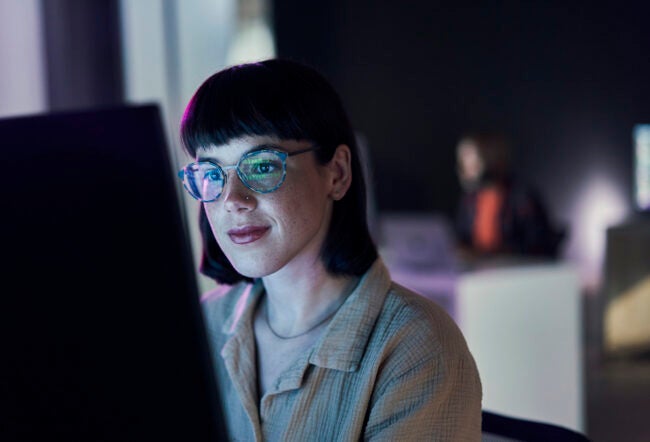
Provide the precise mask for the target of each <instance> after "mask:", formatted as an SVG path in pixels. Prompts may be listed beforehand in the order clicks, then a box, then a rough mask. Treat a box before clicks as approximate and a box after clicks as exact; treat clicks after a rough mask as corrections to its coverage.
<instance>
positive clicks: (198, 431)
mask: <svg viewBox="0 0 650 442" xmlns="http://www.w3.org/2000/svg"><path fill="white" fill-rule="evenodd" d="M0 145H1V150H0V155H1V158H2V170H1V171H0V177H1V178H0V180H1V181H0V183H1V185H0V189H1V190H0V195H1V199H0V204H1V207H2V216H1V217H0V219H1V221H0V222H1V225H0V235H1V236H0V238H1V243H0V244H1V245H0V249H1V250H2V252H1V255H2V264H1V268H2V278H1V279H0V281H1V283H2V284H3V286H2V295H1V296H0V299H1V301H0V302H1V303H2V305H0V311H1V312H2V313H0V315H1V316H2V318H0V328H1V329H2V333H1V335H2V338H1V339H2V345H1V346H0V349H1V351H2V362H1V363H0V366H1V367H2V368H0V408H2V410H3V411H2V413H1V417H0V439H1V440H67V441H72V440H74V441H80V440H88V441H90V440H92V441H99V440H111V441H116V440H129V441H150V440H155V441H159V440H178V441H181V440H183V441H203V440H205V441H208V440H210V441H214V440H222V439H224V433H223V428H224V426H223V423H222V421H221V410H220V408H219V401H218V391H217V386H216V383H215V380H214V378H213V376H214V375H213V373H214V372H213V369H212V366H211V357H210V351H209V346H208V343H207V339H206V334H205V329H204V326H203V316H202V313H201V309H200V300H199V293H198V288H197V282H196V272H195V269H194V264H193V259H192V253H191V250H190V241H189V239H188V233H187V230H186V225H185V220H184V217H183V213H184V211H183V210H182V200H181V199H180V198H179V197H178V188H177V187H176V186H178V185H179V183H177V182H176V181H175V180H176V177H175V176H174V171H173V170H172V169H173V168H172V164H171V163H172V162H171V161H170V155H169V151H168V143H167V141H166V135H165V131H164V128H163V125H162V119H161V115H160V112H159V109H158V107H157V106H156V105H154V104H148V105H140V106H123V107H116V108H110V109H96V110H80V111H68V112H59V113H52V114H39V115H30V116H22V117H14V118H7V119H3V120H0Z"/></svg>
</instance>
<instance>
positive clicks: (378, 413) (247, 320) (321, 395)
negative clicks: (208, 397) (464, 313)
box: [202, 259, 482, 442]
mask: <svg viewBox="0 0 650 442" xmlns="http://www.w3.org/2000/svg"><path fill="white" fill-rule="evenodd" d="M262 292H263V286H262V284H261V281H259V280H258V281H257V282H256V283H255V284H244V283H240V284H237V285H234V286H232V287H223V286H222V287H219V288H217V289H215V290H213V291H212V292H209V293H206V295H205V296H203V298H202V300H203V303H202V305H203V308H204V313H205V316H206V324H207V328H208V336H209V339H210V346H211V348H212V353H213V360H214V365H215V370H216V375H217V381H218V385H219V389H220V392H221V401H222V408H223V410H224V413H225V418H226V426H227V428H228V432H229V434H230V437H231V440H236V441H262V440H265V441H301V442H304V441H337V442H338V441H358V440H373V441H379V440H382V441H479V440H480V439H481V398H482V392H481V382H480V379H479V374H478V371H477V368H476V364H475V363H474V359H473V357H472V355H471V354H470V352H469V350H468V348H467V345H466V343H465V339H464V338H463V336H462V334H461V332H460V330H459V329H458V327H457V326H456V324H455V323H454V321H453V320H452V319H451V318H450V317H449V315H447V313H446V312H445V311H444V310H443V309H442V308H441V307H439V306H438V305H437V304H435V303H433V302H432V301H430V300H428V299H426V298H424V297H423V296H420V295H418V294H415V293H413V292H411V291H409V290H408V289H406V288H404V287H401V286H399V285H398V284H396V283H394V282H392V281H391V279H390V275H389V273H388V270H387V269H386V267H385V266H384V264H383V263H382V261H381V260H380V259H378V260H377V261H376V262H375V263H374V264H373V265H372V266H371V268H370V269H369V270H368V271H367V272H366V274H365V275H364V276H363V277H362V278H361V280H360V282H359V284H358V285H357V287H356V289H355V290H354V291H353V292H352V293H351V294H350V296H349V297H348V299H347V300H346V301H345V303H344V304H343V306H342V307H341V308H340V309H339V311H338V312H337V313H336V315H335V316H334V318H333V319H332V320H331V322H330V323H329V325H328V326H327V329H326V330H325V331H324V333H323V335H322V336H321V337H320V339H319V340H318V341H317V342H316V343H315V344H314V346H313V347H312V348H311V349H310V350H309V351H307V352H305V353H304V354H302V355H301V356H300V357H299V358H298V360H297V361H295V363H294V364H293V365H292V366H291V368H289V369H288V370H287V371H286V372H285V373H283V374H282V375H281V376H280V377H279V378H278V380H277V382H276V384H275V385H274V386H273V387H272V388H270V389H269V391H268V392H267V393H266V394H265V395H264V396H263V397H262V398H259V397H258V393H257V385H258V382H257V368H256V359H255V358H256V357H255V352H256V350H255V337H254V335H253V317H254V311H255V307H256V305H257V302H258V301H259V299H260V297H261V294H262Z"/></svg>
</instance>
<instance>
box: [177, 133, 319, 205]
mask: <svg viewBox="0 0 650 442" xmlns="http://www.w3.org/2000/svg"><path fill="white" fill-rule="evenodd" d="M279 147H280V146H275V145H266V146H260V148H259V149H255V150H252V151H250V152H246V153H245V154H243V155H242V156H241V157H240V158H239V160H238V161H237V164H231V165H229V166H222V165H221V164H219V163H218V162H216V161H214V160H209V159H208V160H201V161H193V162H191V163H189V164H187V165H186V166H185V167H183V168H182V169H181V170H179V171H178V174H177V175H178V177H179V178H180V179H181V181H182V182H183V187H184V188H185V190H186V191H187V193H189V195H190V196H191V197H192V198H194V199H195V200H197V201H200V202H202V203H211V202H214V201H217V200H218V199H219V198H220V197H221V195H222V194H223V189H224V188H225V187H226V184H228V171H229V170H232V169H235V170H236V172H237V177H238V178H239V181H241V182H242V184H243V185H244V186H246V187H247V188H248V189H250V190H252V191H253V192H257V193H262V194H264V193H272V192H275V191H276V190H278V189H279V188H280V186H282V184H283V183H284V180H285V178H286V176H287V158H288V157H292V156H294V155H299V154H301V153H307V152H312V151H314V150H318V149H320V146H318V145H316V144H313V145H311V146H310V147H307V148H304V149H299V150H296V151H293V152H287V151H284V150H281V149H280V148H279ZM264 152H270V153H273V154H276V155H278V156H279V157H280V159H281V161H282V178H280V181H279V182H278V184H277V185H276V186H275V187H273V188H271V189H267V190H258V189H254V188H253V187H251V186H250V185H249V184H248V183H247V182H246V180H244V178H243V177H242V172H241V171H240V169H239V165H240V164H241V162H242V161H243V160H244V159H246V158H248V157H250V156H253V155H256V154H259V153H264ZM204 163H208V164H210V165H212V166H214V167H215V168H217V170H221V172H223V174H222V175H223V177H224V178H223V186H222V189H221V192H219V195H217V196H216V197H215V198H213V199H211V200H204V199H201V198H197V197H195V196H194V194H193V192H192V191H191V190H190V189H188V187H187V186H186V185H185V170H186V169H187V168H188V167H190V166H193V165H198V164H204Z"/></svg>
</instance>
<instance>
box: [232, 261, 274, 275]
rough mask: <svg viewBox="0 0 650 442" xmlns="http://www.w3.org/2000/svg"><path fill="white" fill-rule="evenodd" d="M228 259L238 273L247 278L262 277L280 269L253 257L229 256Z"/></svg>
mask: <svg viewBox="0 0 650 442" xmlns="http://www.w3.org/2000/svg"><path fill="white" fill-rule="evenodd" d="M229 261H230V262H231V263H232V266H233V267H234V268H235V270H237V272H238V273H239V274H240V275H243V276H246V277H247V278H262V277H264V276H267V275H270V274H271V273H275V272H276V271H278V270H279V269H280V266H277V265H273V264H270V263H268V262H265V261H264V260H263V259H258V258H253V257H249V258H239V259H230V258H229Z"/></svg>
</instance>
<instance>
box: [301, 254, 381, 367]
mask: <svg viewBox="0 0 650 442" xmlns="http://www.w3.org/2000/svg"><path fill="white" fill-rule="evenodd" d="M390 285H391V279H390V274H389V272H388V270H387V269H386V267H385V265H384V263H383V261H382V260H381V259H380V258H378V259H377V260H376V261H375V262H374V263H373V264H372V266H371V267H370V268H369V269H368V271H367V272H366V273H365V274H364V275H363V276H362V277H361V280H360V281H359V284H358V285H357V287H356V288H355V289H354V290H353V291H352V293H351V294H350V296H349V297H348V299H347V300H346V301H345V303H344V304H343V306H342V307H341V309H340V310H339V311H338V313H337V314H336V315H335V316H334V318H333V319H332V322H330V324H329V326H328V327H327V329H326V330H325V333H324V335H323V336H321V339H320V340H319V341H318V343H317V344H316V346H315V347H314V351H313V352H312V354H311V357H310V358H309V362H310V363H312V364H314V365H318V366H320V367H325V368H332V369H336V370H342V371H355V370H356V369H357V368H358V366H359V363H360V361H361V358H362V357H363V354H364V352H365V349H366V345H367V343H368V340H369V339H370V334H371V333H372V330H373V328H374V325H375V322H376V320H377V317H378V316H379V312H380V311H381V309H382V306H383V304H384V299H385V298H386V294H387V293H388V290H389V289H390Z"/></svg>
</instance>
